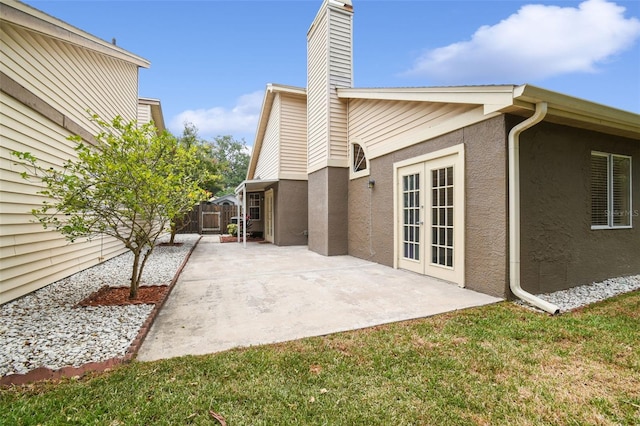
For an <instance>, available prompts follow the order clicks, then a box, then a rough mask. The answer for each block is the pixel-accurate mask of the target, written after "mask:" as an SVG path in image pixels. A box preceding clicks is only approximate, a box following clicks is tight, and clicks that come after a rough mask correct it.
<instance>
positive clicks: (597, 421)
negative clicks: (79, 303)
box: [0, 292, 640, 426]
mask: <svg viewBox="0 0 640 426" xmlns="http://www.w3.org/2000/svg"><path fill="white" fill-rule="evenodd" d="M210 410H211V411H213V412H216V413H219V414H220V415H222V416H223V417H224V418H225V419H226V421H227V424H228V425H230V426H231V425H300V424H303V425H304V424H311V425H323V424H327V425H433V424H436V425H440V424H444V425H456V424H460V425H469V424H480V425H485V424H486V425H497V424H501V425H502V424H511V425H554V424H555V425H618V424H623V425H634V424H635V425H638V424H640V292H634V293H629V294H626V295H623V296H619V297H617V298H614V299H611V300H609V301H606V302H602V303H599V304H596V305H593V306H591V307H588V308H586V309H583V310H581V311H577V312H572V313H567V314H563V315H561V316H557V317H551V316H548V315H544V314H538V313H533V312H531V311H529V310H527V309H524V308H521V307H518V306H516V305H514V304H512V303H508V302H504V303H499V304H496V305H492V306H486V307H482V308H474V309H468V310H465V311H461V312H453V313H449V314H444V315H438V316H435V317H430V318H425V319H420V320H414V321H408V322H402V323H396V324H391V325H385V326H379V327H374V328H369V329H365V330H359V331H354V332H347V333H339V334H335V335H330V336H326V337H318V338H309V339H303V340H299V341H294V342H289V343H283V344H277V345H268V346H261V347H255V348H248V349H238V350H232V351H227V352H224V353H220V354H215V355H208V356H198V357H192V356H189V357H182V358H175V359H170V360H164V361H157V362H149V363H141V362H133V363H131V364H128V365H125V366H122V367H119V368H117V369H115V370H113V371H111V372H107V373H103V374H96V375H94V376H88V377H85V378H82V379H76V380H73V379H69V380H64V381H62V382H48V383H40V384H34V385H29V386H24V387H12V388H5V389H2V390H0V424H2V425H5V424H6V425H22V424H43V425H44V424H55V425H58V424H79V425H80V424H81V425H88V424H101V425H162V424H166V425H182V424H210V425H212V424H218V423H217V421H216V420H214V418H213V417H212V416H211V415H210V413H209V412H210Z"/></svg>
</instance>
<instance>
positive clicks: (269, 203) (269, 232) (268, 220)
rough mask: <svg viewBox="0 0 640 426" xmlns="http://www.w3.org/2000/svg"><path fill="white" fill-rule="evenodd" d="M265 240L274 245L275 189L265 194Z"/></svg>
mask: <svg viewBox="0 0 640 426" xmlns="http://www.w3.org/2000/svg"><path fill="white" fill-rule="evenodd" d="M264 209H265V213H266V214H265V221H264V239H265V240H266V241H269V242H271V243H273V234H274V232H273V189H270V190H268V191H267V192H265V194H264Z"/></svg>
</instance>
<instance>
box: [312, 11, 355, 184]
mask: <svg viewBox="0 0 640 426" xmlns="http://www.w3.org/2000/svg"><path fill="white" fill-rule="evenodd" d="M352 17H353V12H352V11H351V10H345V9H343V8H340V7H338V6H334V5H330V4H328V3H325V4H323V7H322V8H321V10H320V12H319V13H318V16H317V17H316V21H315V22H314V25H313V27H312V29H311V30H310V32H309V35H308V41H307V43H308V64H307V66H308V71H307V72H308V81H307V100H308V108H309V109H308V126H309V127H308V128H309V132H308V134H309V136H308V138H309V140H308V143H309V146H308V171H315V170H318V169H319V168H321V167H326V166H341V167H346V166H347V157H348V154H347V106H346V103H345V102H343V101H341V100H340V99H338V96H337V93H336V90H335V89H336V88H337V87H351V84H352Z"/></svg>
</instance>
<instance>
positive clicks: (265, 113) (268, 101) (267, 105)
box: [247, 83, 307, 179]
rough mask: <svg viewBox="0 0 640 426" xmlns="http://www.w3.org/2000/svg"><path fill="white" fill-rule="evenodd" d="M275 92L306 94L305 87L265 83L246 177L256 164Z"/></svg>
mask: <svg viewBox="0 0 640 426" xmlns="http://www.w3.org/2000/svg"><path fill="white" fill-rule="evenodd" d="M277 93H287V94H289V95H293V96H302V97H305V98H306V96H307V89H305V88H304V87H295V86H285V85H282V84H272V83H269V84H267V89H266V90H265V92H264V99H263V100H262V108H261V110H260V118H259V120H258V129H257V130H256V138H255V141H254V143H253V149H252V150H251V159H250V160H249V167H248V169H247V179H253V178H254V176H253V175H254V173H255V171H256V166H257V165H258V157H259V156H260V149H261V148H262V142H263V141H264V135H265V131H266V130H267V124H269V116H270V115H271V109H272V108H273V101H274V99H275V97H276V94H277Z"/></svg>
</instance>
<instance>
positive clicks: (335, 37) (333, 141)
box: [329, 11, 352, 166]
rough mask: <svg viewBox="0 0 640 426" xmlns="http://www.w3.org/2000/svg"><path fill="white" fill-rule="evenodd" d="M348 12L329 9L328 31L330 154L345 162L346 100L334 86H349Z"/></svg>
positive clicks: (350, 79)
mask: <svg viewBox="0 0 640 426" xmlns="http://www.w3.org/2000/svg"><path fill="white" fill-rule="evenodd" d="M351 38H352V34H351V14H345V13H342V12H339V11H333V12H332V20H331V23H330V31H329V45H330V46H331V47H330V50H329V58H330V65H329V67H330V70H329V76H330V77H329V86H330V88H331V92H330V98H329V122H330V130H329V132H330V140H329V146H330V147H329V151H330V153H329V157H330V158H331V159H333V160H340V161H344V164H345V166H346V165H347V157H348V151H347V149H348V146H347V128H348V126H347V107H346V103H345V102H343V101H341V100H340V99H338V96H337V94H336V91H335V89H334V88H335V87H351V85H352V75H351V72H352V71H351V70H352V64H351V61H352V59H351V57H352V52H351V48H352V47H351Z"/></svg>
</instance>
